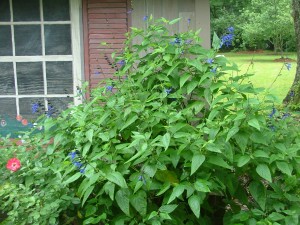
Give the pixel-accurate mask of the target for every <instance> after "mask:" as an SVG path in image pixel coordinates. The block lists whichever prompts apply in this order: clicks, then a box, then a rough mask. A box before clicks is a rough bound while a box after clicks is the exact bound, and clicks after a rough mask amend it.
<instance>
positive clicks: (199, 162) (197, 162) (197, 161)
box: [191, 154, 205, 175]
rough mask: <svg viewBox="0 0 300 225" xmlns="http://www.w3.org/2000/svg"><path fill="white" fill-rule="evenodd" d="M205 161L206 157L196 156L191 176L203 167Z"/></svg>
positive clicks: (193, 159) (193, 160)
mask: <svg viewBox="0 0 300 225" xmlns="http://www.w3.org/2000/svg"><path fill="white" fill-rule="evenodd" d="M204 161H205V156H204V155H200V154H195V155H194V156H193V158H192V165H191V175H192V174H193V173H195V172H196V171H197V170H198V168H199V167H200V166H201V165H202V163H203V162H204Z"/></svg>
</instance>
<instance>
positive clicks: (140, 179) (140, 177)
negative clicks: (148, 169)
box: [138, 175, 146, 184]
mask: <svg viewBox="0 0 300 225" xmlns="http://www.w3.org/2000/svg"><path fill="white" fill-rule="evenodd" d="M138 180H139V181H143V183H144V184H146V180H145V178H144V176H143V175H140V176H139V178H138Z"/></svg>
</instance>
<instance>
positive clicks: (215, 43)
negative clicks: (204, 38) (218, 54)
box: [212, 32, 221, 50]
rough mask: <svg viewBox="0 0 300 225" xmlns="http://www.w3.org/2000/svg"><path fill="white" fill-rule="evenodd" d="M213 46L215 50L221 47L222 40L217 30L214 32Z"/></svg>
mask: <svg viewBox="0 0 300 225" xmlns="http://www.w3.org/2000/svg"><path fill="white" fill-rule="evenodd" d="M212 47H213V49H214V50H218V49H219V48H221V40H220V38H219V37H218V35H217V34H216V32H214V36H213V42H212Z"/></svg>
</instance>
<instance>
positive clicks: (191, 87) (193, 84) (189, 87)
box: [186, 81, 198, 94]
mask: <svg viewBox="0 0 300 225" xmlns="http://www.w3.org/2000/svg"><path fill="white" fill-rule="evenodd" d="M197 85H198V83H197V82H196V81H191V82H189V83H188V85H187V90H186V92H187V94H190V93H191V92H192V91H193V90H194V89H195V88H196V87H197Z"/></svg>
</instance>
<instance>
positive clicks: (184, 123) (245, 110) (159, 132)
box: [0, 18, 300, 225]
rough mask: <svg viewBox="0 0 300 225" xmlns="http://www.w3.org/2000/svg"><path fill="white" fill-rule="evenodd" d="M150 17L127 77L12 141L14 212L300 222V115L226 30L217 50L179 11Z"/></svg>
mask: <svg viewBox="0 0 300 225" xmlns="http://www.w3.org/2000/svg"><path fill="white" fill-rule="evenodd" d="M148 22H149V26H148V29H147V30H146V31H144V30H140V29H137V28H132V32H131V33H130V35H129V37H128V40H127V42H126V48H125V49H124V52H123V54H122V56H119V57H116V62H117V61H119V62H122V63H119V65H121V68H119V69H118V71H117V72H116V78H117V79H115V80H111V81H107V83H105V84H104V86H102V87H99V88H97V89H95V90H94V92H93V94H92V97H91V99H90V100H89V101H87V102H85V103H83V104H81V105H79V106H76V107H73V108H71V109H68V110H66V111H64V112H63V113H62V114H61V115H60V116H59V117H58V118H55V119H54V118H48V119H46V121H45V122H44V133H43V134H39V135H37V136H34V137H31V138H30V137H28V138H27V139H26V143H25V144H23V145H21V146H18V147H17V146H14V145H12V146H10V147H8V148H4V149H1V151H2V152H4V154H3V155H1V163H2V164H1V173H2V174H4V175H3V176H4V178H5V179H1V181H0V203H1V204H0V207H1V209H2V210H3V212H5V213H6V214H7V216H8V217H7V219H6V222H4V224H16V223H17V224H57V223H59V224H71V223H73V224H109V225H110V224H116V225H119V224H154V225H156V224H157V225H159V224H174V225H175V224H227V225H230V224H232V225H233V224H235V225H237V224H249V225H252V224H266V225H267V224H274V225H276V224H286V225H292V224H295V225H296V224H299V215H300V207H299V203H300V202H299V201H300V199H299V190H298V186H299V171H300V168H299V161H300V159H299V146H300V138H299V127H298V126H295V122H294V119H293V117H292V116H291V115H290V114H281V113H280V112H278V111H277V110H276V109H273V108H272V107H273V102H272V101H271V100H268V99H269V98H268V97H266V98H265V99H264V100H263V101H260V100H259V99H258V97H257V94H259V93H260V92H261V90H260V89H255V88H254V87H253V86H252V85H251V84H250V83H246V82H243V81H244V80H245V79H247V76H248V75H247V74H245V75H234V76H233V74H234V73H237V72H238V68H237V67H236V65H235V64H232V63H230V62H228V61H227V59H226V58H224V57H216V56H215V54H216V52H217V50H218V49H219V47H220V44H221V41H220V40H219V39H218V38H217V37H215V39H214V42H213V49H211V50H207V49H204V48H203V47H202V46H201V40H200V39H199V36H198V34H199V32H198V31H197V32H194V31H189V32H186V33H180V34H177V35H170V34H169V32H168V30H167V29H166V26H167V25H168V26H169V25H172V24H174V23H176V22H177V20H174V21H167V20H165V19H161V20H159V21H157V22H155V23H152V21H151V18H150V21H148ZM134 39H135V40H140V42H139V43H137V44H133V45H132V44H131V43H132V41H133V40H134ZM51 138H53V142H52V143H49V140H51ZM7 144H9V143H8V142H7V141H3V143H2V145H3V146H6V145H7ZM30 146H31V147H30ZM29 148H30V149H29ZM14 157H18V159H19V160H20V161H21V168H20V169H19V170H18V171H16V172H13V173H12V172H10V171H8V170H7V169H6V168H5V164H6V162H7V160H8V159H9V158H14ZM78 198H79V199H80V202H79V199H78ZM13 200H18V201H17V203H15V202H14V201H13ZM46 221H47V222H46ZM58 221H59V222H58Z"/></svg>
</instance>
